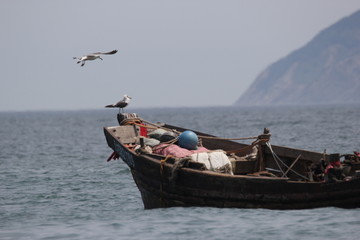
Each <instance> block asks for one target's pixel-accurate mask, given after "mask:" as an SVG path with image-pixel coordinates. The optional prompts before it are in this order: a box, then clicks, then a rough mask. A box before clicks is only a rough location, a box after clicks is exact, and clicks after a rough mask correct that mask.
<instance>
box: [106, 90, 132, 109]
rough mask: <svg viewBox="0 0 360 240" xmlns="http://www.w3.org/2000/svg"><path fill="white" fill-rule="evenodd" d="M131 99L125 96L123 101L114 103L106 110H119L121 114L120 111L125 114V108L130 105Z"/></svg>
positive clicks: (107, 106)
mask: <svg viewBox="0 0 360 240" xmlns="http://www.w3.org/2000/svg"><path fill="white" fill-rule="evenodd" d="M130 99H131V97H130V96H128V95H126V94H125V95H124V98H123V99H122V100H121V101H119V102H117V103H114V104H110V105H106V106H105V107H106V108H119V113H120V110H121V111H122V112H124V107H126V106H127V105H129V103H130Z"/></svg>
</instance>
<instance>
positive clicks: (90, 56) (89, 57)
mask: <svg viewBox="0 0 360 240" xmlns="http://www.w3.org/2000/svg"><path fill="white" fill-rule="evenodd" d="M117 51H118V50H112V51H110V52H104V53H102V52H97V53H91V54H88V55H85V56H82V57H74V59H78V60H79V61H77V64H79V63H81V66H82V67H83V66H84V65H85V61H89V60H95V59H97V58H100V59H101V60H103V59H102V58H101V55H111V54H115V53H117Z"/></svg>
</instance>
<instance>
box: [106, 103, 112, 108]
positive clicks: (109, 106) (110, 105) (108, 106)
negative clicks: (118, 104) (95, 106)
mask: <svg viewBox="0 0 360 240" xmlns="http://www.w3.org/2000/svg"><path fill="white" fill-rule="evenodd" d="M105 107H106V108H113V107H114V104H109V105H106V106H105Z"/></svg>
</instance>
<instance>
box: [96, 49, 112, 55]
mask: <svg viewBox="0 0 360 240" xmlns="http://www.w3.org/2000/svg"><path fill="white" fill-rule="evenodd" d="M117 52H118V50H112V51H110V52H97V53H93V54H96V55H111V54H115V53H117Z"/></svg>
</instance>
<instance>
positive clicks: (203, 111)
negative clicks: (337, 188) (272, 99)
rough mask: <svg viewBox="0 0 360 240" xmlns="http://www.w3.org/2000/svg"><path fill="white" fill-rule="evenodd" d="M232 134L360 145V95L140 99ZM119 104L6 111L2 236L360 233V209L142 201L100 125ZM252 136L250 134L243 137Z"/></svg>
mask: <svg viewBox="0 0 360 240" xmlns="http://www.w3.org/2000/svg"><path fill="white" fill-rule="evenodd" d="M125 110H126V112H135V113H137V114H138V115H139V116H140V117H141V118H143V119H146V120H148V121H150V122H153V123H157V122H165V123H169V124H173V125H178V126H181V127H184V128H187V129H193V130H199V131H202V132H206V133H209V134H213V135H217V136H220V137H227V138H240V137H250V136H257V135H259V134H261V133H262V132H263V130H264V128H268V129H269V130H270V132H271V134H272V136H271V143H272V144H274V145H285V146H290V147H295V148H301V149H307V150H311V151H317V152H324V151H326V152H327V153H340V154H346V153H352V152H353V151H360V105H326V106H296V107H289V106H287V107H252V108H250V107H221V106H218V107H197V108H196V107H194V108H154V109H140V108H139V109H133V108H131V106H129V107H128V108H126V109H125ZM117 112H118V111H117V109H101V110H79V111H23V112H0V239H1V240H25V239H26V240H27V239H29V240H30V239H31V240H33V239H41V240H55V239H84V240H85V239H86V240H102V239H104V240H105V239H107V240H112V239H160V240H161V239H164V240H168V239H169V240H172V239H191V240H195V239H219V240H222V239H226V240H230V239H253V240H255V239H266V240H268V239H289V240H290V239H291V240H293V239H319V240H320V239H321V240H322V239H349V240H352V239H359V236H360V209H340V208H334V207H328V208H318V209H306V210H286V211H285V210H268V209H227V208H210V207H190V208H182V207H177V208H165V209H152V210H145V209H144V206H143V203H142V200H141V196H140V193H139V191H138V189H137V187H136V185H135V183H134V181H133V179H132V176H131V173H130V171H129V168H128V167H127V166H126V165H125V163H124V162H122V161H121V160H118V161H110V162H107V161H106V159H107V158H108V157H109V155H110V154H111V153H112V150H111V149H110V148H109V147H108V146H107V144H106V141H105V137H104V133H103V127H105V126H116V125H117V124H118V123H117V120H116V114H117ZM243 142H245V143H246V141H243Z"/></svg>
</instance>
